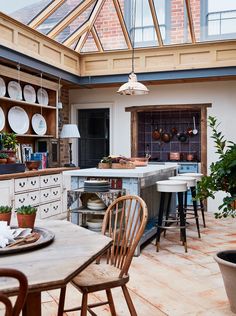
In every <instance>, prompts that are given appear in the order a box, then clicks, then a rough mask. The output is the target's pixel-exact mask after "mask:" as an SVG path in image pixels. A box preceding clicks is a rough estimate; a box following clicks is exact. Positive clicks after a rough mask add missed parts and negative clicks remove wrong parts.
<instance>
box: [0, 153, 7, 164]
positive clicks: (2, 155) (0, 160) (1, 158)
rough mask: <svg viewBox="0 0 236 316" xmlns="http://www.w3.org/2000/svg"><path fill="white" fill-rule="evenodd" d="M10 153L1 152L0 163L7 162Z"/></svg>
mask: <svg viewBox="0 0 236 316" xmlns="http://www.w3.org/2000/svg"><path fill="white" fill-rule="evenodd" d="M7 159H8V154H6V153H0V164H5V163H7Z"/></svg>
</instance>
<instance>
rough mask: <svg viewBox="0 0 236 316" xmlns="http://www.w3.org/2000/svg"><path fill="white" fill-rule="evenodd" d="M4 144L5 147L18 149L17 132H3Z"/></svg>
mask: <svg viewBox="0 0 236 316" xmlns="http://www.w3.org/2000/svg"><path fill="white" fill-rule="evenodd" d="M2 145H3V147H4V148H5V149H8V150H16V147H17V145H18V140H17V139H16V134H15V133H7V132H4V133H2Z"/></svg>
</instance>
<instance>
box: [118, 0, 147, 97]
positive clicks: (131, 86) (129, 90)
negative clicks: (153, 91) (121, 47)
mask: <svg viewBox="0 0 236 316" xmlns="http://www.w3.org/2000/svg"><path fill="white" fill-rule="evenodd" d="M132 3H133V17H132V22H133V23H132V24H133V33H132V71H131V74H130V75H129V80H128V82H126V83H124V84H123V85H122V86H121V87H120V88H119V90H118V91H117V93H119V94H121V95H143V94H148V93H149V90H148V88H147V87H146V86H145V85H144V84H142V83H141V82H138V79H137V76H136V74H135V73H134V45H135V16H136V0H133V1H132Z"/></svg>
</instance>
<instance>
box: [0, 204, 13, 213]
mask: <svg viewBox="0 0 236 316" xmlns="http://www.w3.org/2000/svg"><path fill="white" fill-rule="evenodd" d="M11 210H12V207H11V206H4V205H1V206H0V214H3V213H10V212H11Z"/></svg>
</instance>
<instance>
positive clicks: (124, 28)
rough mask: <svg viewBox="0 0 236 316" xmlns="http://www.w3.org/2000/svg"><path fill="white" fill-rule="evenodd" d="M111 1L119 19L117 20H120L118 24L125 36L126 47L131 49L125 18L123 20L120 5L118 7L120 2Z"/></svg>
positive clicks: (116, 0)
mask: <svg viewBox="0 0 236 316" xmlns="http://www.w3.org/2000/svg"><path fill="white" fill-rule="evenodd" d="M113 3H114V6H115V9H116V13H117V16H118V19H119V22H120V26H121V28H122V32H123V34H124V38H125V41H126V44H127V47H128V48H129V49H132V43H131V40H130V36H129V32H128V30H127V27H126V24H125V20H124V16H123V13H122V10H121V7H120V3H119V1H118V0H113Z"/></svg>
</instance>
